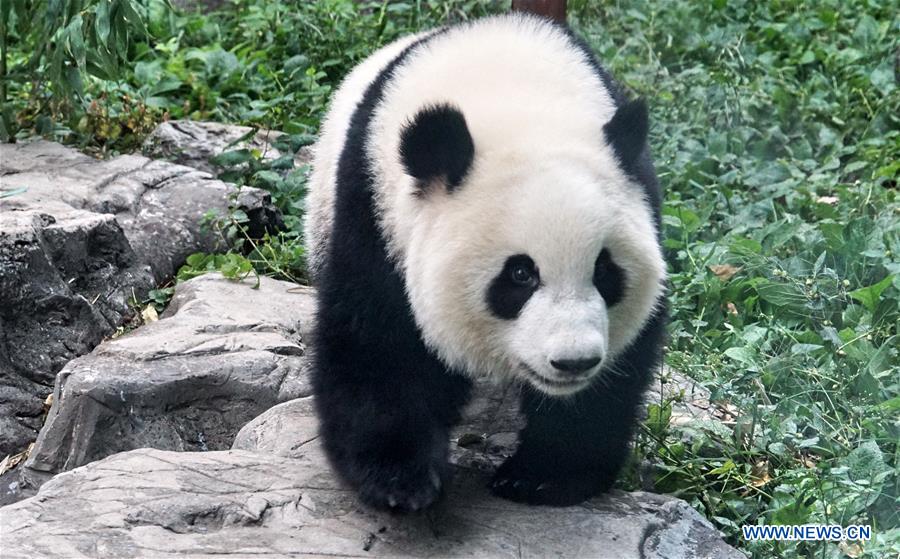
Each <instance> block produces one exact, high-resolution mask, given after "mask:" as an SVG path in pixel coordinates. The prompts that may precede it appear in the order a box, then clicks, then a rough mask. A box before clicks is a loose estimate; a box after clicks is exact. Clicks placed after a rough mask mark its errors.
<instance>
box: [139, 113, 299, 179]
mask: <svg viewBox="0 0 900 559" xmlns="http://www.w3.org/2000/svg"><path fill="white" fill-rule="evenodd" d="M253 130H254V129H253V128H251V127H249V126H236V125H233V124H220V123H218V122H198V121H193V120H170V121H167V122H163V123H162V124H160V125H159V126H157V127H156V130H154V131H153V133H152V134H150V136H148V137H147V139H146V140H145V142H144V147H143V149H144V153H145V154H146V155H148V156H150V157H155V158H162V159H168V160H169V161H173V162H175V163H179V164H181V165H188V166H190V167H193V168H195V169H200V170H202V171H206V172H208V173H213V174H215V173H216V172H217V168H216V166H215V165H213V163H212V162H210V160H211V159H212V158H213V157H215V156H217V155H219V154H221V153H223V152H225V151H230V150H236V149H255V150H258V151H259V152H260V154H262V158H263V159H267V160H275V159H278V158H279V157H281V156H282V155H284V154H283V153H281V152H280V151H279V150H278V149H277V148H276V147H275V146H274V145H273V143H274V142H275V141H276V140H277V139H278V138H279V137H280V136H282V134H283V133H282V132H277V131H275V130H258V131H257V132H256V134H254V135H253V136H252V137H251V138H249V139H247V140H244V141H242V142H238V140H240V139H241V138H243V137H245V136H247V135H248V134H250V133H251V132H253ZM236 142H237V143H236ZM231 144H234V145H231ZM311 159H312V154H311V152H310V150H309V148H302V149H301V150H300V151H299V152H297V154H296V155H295V156H294V166H295V167H300V166H301V165H304V164H306V163H308V162H309V161H310V160H311Z"/></svg>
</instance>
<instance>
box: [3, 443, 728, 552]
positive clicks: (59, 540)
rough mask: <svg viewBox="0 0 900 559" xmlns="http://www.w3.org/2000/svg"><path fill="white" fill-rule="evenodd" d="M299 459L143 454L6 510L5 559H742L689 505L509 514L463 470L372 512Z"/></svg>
mask: <svg viewBox="0 0 900 559" xmlns="http://www.w3.org/2000/svg"><path fill="white" fill-rule="evenodd" d="M298 448H299V449H302V450H301V451H299V452H294V453H293V457H284V456H277V455H275V454H270V453H267V452H253V451H245V450H232V451H223V452H205V453H195V452H185V453H176V452H167V451H160V450H150V449H140V450H134V451H131V452H126V453H122V454H117V455H115V456H112V457H109V458H106V459H104V460H101V461H99V462H94V463H92V464H90V465H88V466H85V467H82V468H78V469H76V470H73V471H71V472H67V473H65V474H61V475H59V476H57V477H56V478H54V479H53V480H52V481H50V482H48V483H47V484H45V485H44V486H43V487H42V488H41V490H40V492H39V493H38V494H37V496H35V497H32V498H30V499H27V500H25V501H21V502H19V503H16V504H14V505H10V506H7V507H3V508H0V535H2V541H3V545H4V557H5V558H10V559H11V558H31V557H51V558H52V557H67V558H71V557H104V558H107V557H153V558H161V557H185V556H189V557H220V556H234V557H249V556H254V557H297V556H301V555H303V556H305V555H310V556H315V557H326V556H339V557H511V558H524V557H535V558H540V557H592V558H605V557H610V558H615V559H628V558H632V557H633V558H638V557H640V558H643V559H663V558H665V559H676V558H710V559H712V558H717V559H729V558H737V557H742V555H740V554H739V553H738V552H737V551H735V550H734V549H732V548H730V547H729V546H727V545H726V544H725V543H723V542H722V540H721V539H720V538H719V535H718V533H717V532H716V531H715V530H714V529H713V528H712V527H711V526H710V525H709V523H708V522H707V521H706V520H705V519H703V518H702V517H701V516H700V515H699V514H698V513H697V512H696V511H694V510H693V509H692V508H691V507H690V506H689V505H688V504H687V503H685V502H684V501H680V500H678V499H673V498H670V497H664V496H660V495H653V494H649V493H623V492H619V491H617V492H613V493H611V494H609V495H607V496H604V497H600V498H597V499H594V500H592V501H590V502H588V503H585V504H583V505H580V506H576V507H568V508H534V507H528V506H525V505H519V504H515V503H510V502H507V501H502V500H500V499H497V498H495V497H492V496H491V495H490V494H489V493H488V491H487V490H486V489H485V485H486V484H487V479H488V478H487V475H486V474H485V473H483V472H479V471H477V470H468V469H460V470H459V471H458V473H457V476H456V477H455V479H454V481H453V483H452V484H451V487H450V489H449V491H448V494H447V496H446V498H445V499H444V500H443V501H441V502H440V503H439V504H438V505H437V506H436V507H435V508H433V509H431V510H430V511H429V512H427V513H425V514H421V515H415V516H392V515H389V514H383V513H376V512H372V511H370V510H367V509H363V508H361V507H360V506H359V504H358V502H357V500H356V497H355V495H354V494H353V492H351V491H349V490H347V489H346V488H344V487H342V486H341V485H340V483H339V482H337V481H336V480H335V479H334V477H333V476H332V475H331V473H330V472H329V470H328V468H327V465H326V464H325V461H324V458H323V456H322V452H321V449H320V447H319V446H318V441H317V440H312V441H310V442H308V443H307V444H305V445H301V446H300V447H298Z"/></svg>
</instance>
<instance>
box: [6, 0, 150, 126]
mask: <svg viewBox="0 0 900 559" xmlns="http://www.w3.org/2000/svg"><path fill="white" fill-rule="evenodd" d="M138 9H139V5H138V3H137V2H134V1H133V0H3V3H2V4H0V103H2V105H3V106H4V111H3V114H2V115H0V116H2V118H0V141H8V140H9V139H10V138H11V137H12V136H13V134H14V130H15V127H14V121H13V118H12V117H13V115H12V114H10V111H8V110H7V102H8V99H9V95H10V93H12V94H14V95H15V96H17V97H19V98H21V97H23V96H26V95H27V96H28V98H29V102H28V103H29V105H30V108H29V110H30V111H31V112H32V113H33V114H35V115H36V119H35V126H36V130H37V131H38V132H39V133H49V132H51V131H52V127H53V121H52V115H53V114H55V113H56V112H59V111H65V110H66V109H68V108H70V107H72V106H74V105H76V104H79V103H83V102H84V101H85V91H84V77H85V76H86V75H90V76H94V77H96V78H99V79H102V80H115V79H117V78H119V77H120V76H121V75H122V74H123V66H124V64H125V63H126V62H128V61H129V60H130V58H129V49H130V48H131V47H132V45H133V44H134V43H135V41H136V40H140V39H143V38H144V37H145V36H146V33H147V30H146V28H145V25H144V19H143V18H142V17H141V15H140V13H139V11H138ZM10 49H14V54H13V56H12V64H11V63H10Z"/></svg>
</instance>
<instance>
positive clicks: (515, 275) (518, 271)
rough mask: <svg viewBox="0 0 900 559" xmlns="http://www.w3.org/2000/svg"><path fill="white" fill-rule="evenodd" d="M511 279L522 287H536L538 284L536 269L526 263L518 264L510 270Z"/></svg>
mask: <svg viewBox="0 0 900 559" xmlns="http://www.w3.org/2000/svg"><path fill="white" fill-rule="evenodd" d="M509 279H511V280H512V281H513V283H515V284H516V285H521V286H522V287H534V286H535V285H537V274H536V272H535V270H534V269H533V268H532V267H530V266H528V265H527V264H525V263H521V264H516V265H515V266H513V267H512V268H511V269H510V271H509Z"/></svg>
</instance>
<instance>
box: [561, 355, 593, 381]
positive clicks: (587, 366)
mask: <svg viewBox="0 0 900 559" xmlns="http://www.w3.org/2000/svg"><path fill="white" fill-rule="evenodd" d="M602 359H603V357H601V356H596V357H588V358H585V359H551V360H550V364H551V365H552V366H553V368H554V369H556V370H557V371H560V372H562V373H565V374H567V375H573V376H581V375H584V374H585V373H586V372H587V371H589V370H591V369H593V368H594V367H596V366H597V365H598V364H599V363H600V361H601V360H602Z"/></svg>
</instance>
